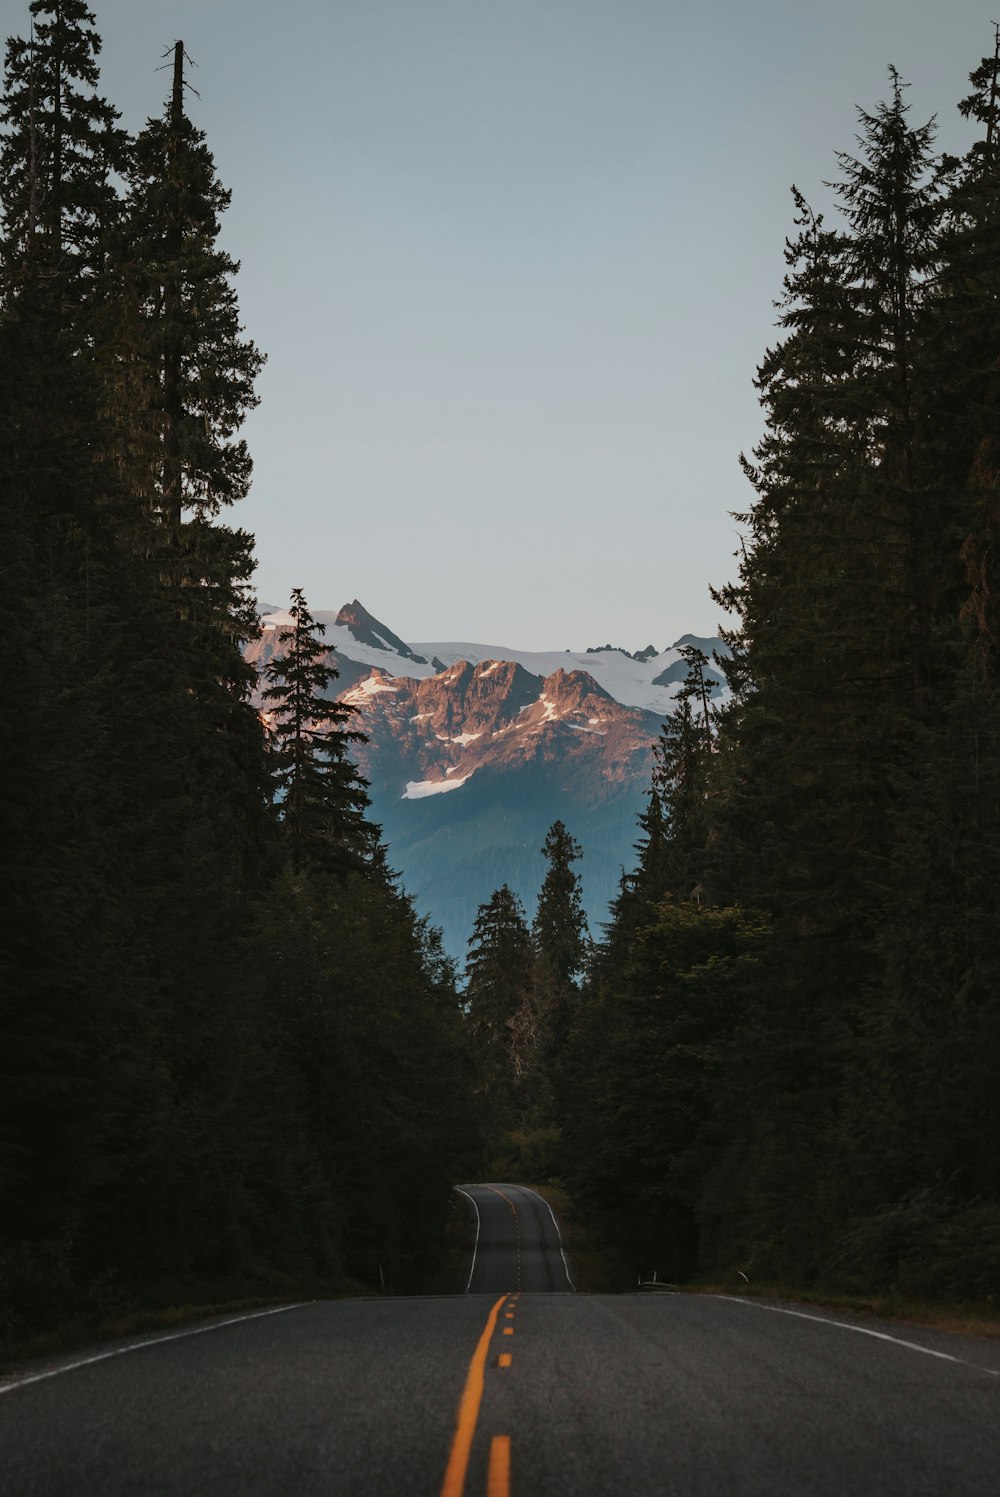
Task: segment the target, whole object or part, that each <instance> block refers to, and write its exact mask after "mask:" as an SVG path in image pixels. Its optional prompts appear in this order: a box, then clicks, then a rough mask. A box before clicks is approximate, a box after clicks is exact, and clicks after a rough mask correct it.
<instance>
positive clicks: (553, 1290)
mask: <svg viewBox="0 0 1000 1497" xmlns="http://www.w3.org/2000/svg"><path fill="white" fill-rule="evenodd" d="M458 1189H459V1191H460V1192H461V1193H462V1195H463V1196H465V1198H466V1200H467V1201H469V1202H470V1204H471V1207H472V1210H473V1211H474V1212H475V1213H476V1233H477V1235H476V1244H475V1248H474V1250H473V1256H472V1262H471V1264H470V1266H469V1279H468V1285H467V1290H466V1292H467V1293H469V1294H503V1293H504V1291H505V1290H507V1289H513V1290H521V1291H522V1292H523V1293H526V1294H572V1293H574V1292H575V1289H576V1285H575V1284H574V1283H573V1280H572V1278H571V1277H570V1267H569V1260H568V1258H567V1256H566V1253H565V1251H564V1249H563V1242H562V1233H561V1231H560V1228H559V1225H558V1223H557V1221H556V1218H555V1216H554V1214H553V1212H552V1208H551V1207H550V1206H548V1205H547V1204H546V1202H545V1201H544V1200H543V1198H542V1197H541V1196H540V1195H539V1194H538V1193H537V1191H534V1190H528V1189H526V1188H525V1187H524V1186H523V1185H460V1186H458Z"/></svg>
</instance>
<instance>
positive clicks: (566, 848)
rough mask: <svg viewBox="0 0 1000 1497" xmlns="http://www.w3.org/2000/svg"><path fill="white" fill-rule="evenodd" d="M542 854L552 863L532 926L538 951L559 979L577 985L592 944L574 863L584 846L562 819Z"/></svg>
mask: <svg viewBox="0 0 1000 1497" xmlns="http://www.w3.org/2000/svg"><path fill="white" fill-rule="evenodd" d="M542 856H543V857H544V858H545V861H546V862H547V863H548V865H549V866H548V869H547V871H546V874H545V879H544V881H543V883H542V887H541V890H540V892H539V895H538V908H537V910H536V912H535V919H534V922H533V924H532V927H531V933H532V938H533V940H534V945H535V954H536V956H537V958H538V960H539V961H540V962H542V963H544V965H545V966H546V967H547V968H548V969H549V971H550V972H551V973H552V975H553V976H554V977H555V979H556V980H557V981H558V982H559V983H561V984H569V985H574V984H576V983H577V982H578V981H579V979H580V977H581V975H582V973H583V970H584V966H585V964H586V960H587V946H588V940H587V917H586V915H585V914H584V910H583V900H582V896H581V892H580V880H579V877H578V875H577V874H576V873H574V871H573V866H572V865H573V864H574V863H575V862H578V861H579V859H580V858H582V857H583V849H582V848H581V846H580V844H579V842H577V841H576V840H575V839H574V838H573V837H571V836H570V834H569V832H568V831H567V830H566V828H565V826H564V825H563V823H562V822H561V821H554V822H553V823H552V825H551V826H550V827H549V829H548V831H547V832H546V834H545V842H544V844H543V846H542Z"/></svg>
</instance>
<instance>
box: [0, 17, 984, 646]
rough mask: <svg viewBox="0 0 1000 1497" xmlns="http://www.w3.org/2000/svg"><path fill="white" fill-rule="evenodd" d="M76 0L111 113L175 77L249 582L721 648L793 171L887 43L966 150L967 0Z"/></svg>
mask: <svg viewBox="0 0 1000 1497" xmlns="http://www.w3.org/2000/svg"><path fill="white" fill-rule="evenodd" d="M90 3H91V5H92V8H93V9H94V10H95V12H96V15H97V29H98V31H99V32H100V34H101V36H102V37H103V40H104V50H103V53H102V58H101V63H102V90H103V92H104V93H105V94H106V95H107V96H108V97H109V98H110V99H111V100H112V102H114V103H115V104H117V106H118V107H119V108H120V109H121V111H122V114H123V119H124V123H125V124H126V126H128V127H129V128H130V129H138V128H140V127H141V125H142V123H143V121H144V119H145V117H146V116H147V115H149V114H153V113H158V112H159V111H160V108H161V106H162V100H163V99H164V98H165V96H166V92H167V88H168V80H169V74H168V73H167V72H161V73H158V72H157V71H156V70H157V68H158V67H160V66H161V65H162V62H163V54H164V52H165V51H166V49H167V48H168V47H169V46H170V45H171V44H172V43H173V42H174V41H175V40H176V39H178V38H180V39H182V40H183V41H184V43H185V46H186V49H187V51H188V52H189V54H190V55H191V57H192V59H193V60H194V62H195V63H196V64H197V67H196V68H194V69H192V70H191V72H190V78H191V82H192V84H193V86H194V87H195V88H196V89H197V90H198V95H199V96H198V97H195V96H191V97H190V98H189V113H190V114H191V117H192V118H193V120H194V121H195V123H196V124H198V125H199V126H200V127H201V128H202V129H204V130H205V132H206V135H207V139H208V143H209V145H210V147H211V148H212V150H213V152H214V155H215V159H216V164H217V168H218V171H219V175H220V177H221V179H222V181H223V182H224V183H225V185H226V186H227V187H229V188H230V189H231V190H232V193H233V201H232V207H231V209H230V211H229V212H228V214H227V215H226V219H225V222H224V230H223V242H224V243H225V246H226V248H227V249H229V251H230V252H231V253H232V254H233V255H235V256H236V257H237V258H238V259H239V260H240V261H241V263H242V268H241V271H240V275H239V277H238V282H237V286H238V292H239V298H240V306H241V311H242V316H243V321H244V323H245V326H246V329H247V332H248V334H249V335H250V336H251V337H252V338H253V339H254V341H255V342H256V343H257V344H258V345H259V346H260V347H261V348H262V349H263V350H264V351H265V352H266V354H267V357H268V363H267V366H266V368H265V370H264V372H263V374H262V376H261V379H260V382H259V393H260V397H261V403H260V406H259V407H258V409H257V410H256V411H255V412H254V413H253V414H252V416H251V417H250V418H249V420H248V422H247V425H246V428H245V435H246V436H247V439H248V441H249V443H250V447H251V451H252V453H253V457H254V463H255V477H254V484H253V489H252V492H251V494H250V496H249V497H248V498H247V499H246V500H245V501H244V502H243V503H242V504H241V505H240V506H239V507H238V509H237V510H236V511H234V512H233V516H232V519H233V522H234V523H237V524H239V525H241V526H242V527H244V528H245V529H248V530H251V531H253V532H254V533H255V535H256V537H257V554H258V559H259V566H258V572H257V585H258V592H259V595H260V597H261V598H262V599H263V600H265V601H267V602H269V603H272V604H278V605H280V604H282V603H284V602H286V601H287V598H288V594H289V592H290V590H291V588H292V587H302V588H303V589H304V591H305V594H306V597H307V599H308V601H309V603H310V604H311V606H312V607H313V608H314V609H325V608H336V607H339V606H340V604H342V603H343V602H345V601H348V600H350V599H352V598H354V597H357V598H360V599H361V601H362V602H363V603H364V604H365V605H366V606H367V607H368V608H369V609H370V610H371V612H372V613H374V614H375V615H376V616H377V617H379V618H381V619H382V620H383V621H384V622H385V623H386V624H388V625H389V627H390V628H392V629H393V630H395V632H396V633H398V634H400V635H402V636H403V638H405V639H408V640H411V641H412V640H448V639H475V640H486V641H491V642H493V641H495V642H497V643H505V644H509V645H511V646H517V647H520V648H534V649H549V648H551V649H566V648H573V649H580V648H584V647H585V646H587V645H598V644H604V643H612V644H616V645H622V646H624V647H626V648H628V649H638V648H640V647H642V646H644V645H646V644H649V643H652V644H654V645H656V646H657V647H658V648H663V647H664V646H666V645H668V644H671V643H672V642H673V641H674V640H675V639H677V638H678V636H680V635H681V634H683V633H686V632H692V633H695V634H712V633H714V632H715V630H716V627H717V625H718V623H719V622H720V620H721V618H722V615H721V612H720V610H719V608H718V607H717V606H716V605H715V604H714V603H713V601H712V599H711V597H710V594H709V586H710V585H711V584H714V585H719V584H721V583H724V582H725V581H727V580H729V578H730V577H731V576H732V575H733V572H734V567H735V563H734V560H733V553H734V551H735V550H736V549H737V548H738V545H739V526H738V525H737V522H736V521H735V520H734V519H733V518H732V513H733V512H739V511H741V510H744V509H746V508H747V507H748V505H749V503H750V500H751V498H752V492H751V491H750V490H749V488H748V486H747V484H746V481H745V479H744V478H743V476H742V473H741V471H740V468H739V464H738V456H739V453H740V451H741V450H749V449H751V448H752V447H753V445H754V443H755V442H756V441H757V440H758V439H759V437H760V435H761V418H760V413H759V409H758V406H757V401H756V394H755V391H754V388H753V375H754V370H755V368H756V365H757V363H758V362H759V360H760V358H761V357H762V355H763V353H764V350H765V348H766V346H767V345H768V343H769V342H771V341H773V339H774V336H775V334H774V319H775V315H776V314H775V311H774V307H773V301H774V298H775V297H776V296H777V295H778V293H779V290H780V283H781V276H782V272H783V268H784V267H783V261H782V246H783V242H784V237H785V235H786V233H788V232H789V231H790V229H791V198H790V192H789V189H790V186H791V184H792V183H793V182H794V183H796V184H797V185H798V186H799V187H800V188H801V189H802V191H803V192H805V194H806V196H807V198H809V199H810V200H811V201H812V202H813V203H814V204H819V205H822V204H824V203H826V202H828V201H829V192H828V190H827V189H826V188H824V186H823V183H824V180H828V179H831V178H833V177H835V176H836V174H837V162H836V152H837V151H838V150H847V151H850V150H852V149H853V147H854V143H855V142H854V133H855V130H856V127H857V106H859V105H860V106H863V107H865V108H868V109H872V108H874V106H875V105H876V104H877V103H878V101H879V100H880V99H882V98H884V97H885V96H886V93H887V90H888V83H887V69H888V65H889V64H890V63H892V64H894V65H895V66H896V67H897V68H898V69H899V70H900V72H901V74H902V75H903V77H904V78H905V79H906V80H908V82H909V84H910V89H909V93H908V98H909V101H910V103H911V105H912V116H911V118H912V120H913V122H914V123H920V122H922V121H923V120H925V119H926V118H929V117H930V116H931V115H934V114H936V115H937V116H938V119H939V124H940V135H939V141H940V144H941V145H942V146H944V147H946V148H948V149H950V150H953V151H956V152H960V151H962V150H964V149H965V148H966V147H967V145H968V143H969V141H970V139H971V136H970V134H969V127H968V126H967V125H965V123H964V122H963V121H962V120H961V119H960V117H959V115H958V113H957V110H956V107H955V106H956V103H957V101H958V100H959V99H960V98H962V97H963V96H964V94H965V93H967V92H968V89H967V87H966V82H967V77H968V74H969V72H970V71H971V70H972V68H974V67H975V66H976V64H977V63H978V61H979V59H980V57H981V56H982V55H983V54H984V53H986V52H991V51H992V43H993V31H992V26H991V23H990V7H989V6H986V5H985V4H982V3H972V0H949V3H947V4H946V3H944V0H935V3H931V0H715V3H713V4H707V3H701V4H699V3H695V0H684V3H682V0H282V3H275V0H90ZM26 14H27V0H3V15H4V20H5V22H7V25H6V30H7V31H23V30H24V24H23V17H25V16H26Z"/></svg>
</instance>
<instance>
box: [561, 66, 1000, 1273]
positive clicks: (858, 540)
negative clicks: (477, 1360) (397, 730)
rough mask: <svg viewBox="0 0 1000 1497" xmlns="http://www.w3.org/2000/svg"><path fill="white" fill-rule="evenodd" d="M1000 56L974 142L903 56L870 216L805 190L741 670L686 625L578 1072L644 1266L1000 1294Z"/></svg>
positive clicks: (584, 1139)
mask: <svg viewBox="0 0 1000 1497" xmlns="http://www.w3.org/2000/svg"><path fill="white" fill-rule="evenodd" d="M998 49H1000V42H998ZM998 59H1000V50H998V51H997V53H996V54H995V56H994V57H992V58H987V59H985V60H984V62H983V63H982V65H981V66H980V68H978V69H977V70H976V72H975V73H974V74H973V75H972V81H973V85H974V92H973V94H972V95H971V96H970V97H969V98H968V99H967V100H965V101H964V103H963V105H962V106H961V107H962V110H963V112H964V113H965V114H966V115H967V116H969V117H971V118H973V119H976V120H978V121H979V122H980V123H981V125H982V127H983V135H984V138H983V139H981V140H980V141H978V142H977V143H976V145H975V146H974V147H973V149H972V150H971V151H970V153H969V155H968V157H967V159H966V160H965V161H964V162H956V161H940V160H938V159H937V158H935V157H934V155H933V153H932V143H933V132H932V128H931V126H921V127H917V128H913V127H911V125H910V124H909V121H908V118H907V111H906V107H905V104H904V99H903V88H902V85H901V83H900V80H899V78H898V76H897V75H896V74H895V72H893V73H891V96H890V99H889V100H888V102H886V103H884V104H881V105H880V106H879V107H878V108H877V110H876V111H875V112H874V113H867V112H865V111H861V112H860V125H861V129H860V135H859V153H858V155H857V156H856V157H854V156H847V155H841V156H840V157H839V162H840V169H841V181H840V183H839V184H836V192H837V195H838V199H839V205H840V207H841V209H842V211H843V216H844V223H843V225H842V227H840V228H837V229H831V228H828V227H827V226H826V225H825V224H824V223H823V221H822V219H821V218H819V217H818V216H817V215H815V214H814V213H813V212H812V211H811V210H810V208H809V206H808V204H807V203H806V201H805V199H804V198H803V197H802V195H801V194H799V193H797V192H796V193H795V210H796V229H797V233H796V236H795V237H794V238H793V239H792V240H790V241H789V242H788V244H787V248H786V262H787V266H788V273H787V275H786V278H785V283H784V294H783V297H782V299H781V301H780V302H779V304H778V306H779V328H780V332H781V337H780V341H779V342H778V343H777V344H776V345H775V347H774V348H772V349H770V350H768V352H767V353H766V355H765V358H764V360H763V362H762V364H761V366H760V369H759V371H758V378H757V386H758V389H759V391H760V395H761V401H762V406H763V410H764V415H765V419H766V423H767V429H766V433H765V436H764V438H763V440H762V441H761V443H760V444H759V446H758V448H757V449H756V451H755V453H754V460H753V461H752V462H746V463H745V464H744V466H745V469H746V472H747V475H748V478H749V479H750V481H751V483H752V485H753V487H754V489H755V501H754V504H753V507H752V509H751V510H750V511H749V513H748V514H747V515H745V516H742V517H741V519H742V520H743V521H744V522H745V523H746V525H747V527H748V532H749V534H748V542H747V545H746V547H745V549H744V550H743V553H742V556H741V559H740V565H739V572H738V578H737V581H736V582H735V583H734V584H733V585H731V586H729V587H726V588H724V589H722V590H721V591H720V592H719V594H718V595H717V596H718V598H719V601H721V602H722V603H724V604H725V605H726V606H727V608H729V609H730V610H731V611H732V612H733V613H734V614H735V616H736V618H737V627H736V628H735V629H734V630H733V631H732V633H731V634H730V635H729V636H728V638H727V643H729V644H730V645H731V647H732V650H733V655H732V659H731V660H730V661H727V662H725V665H724V668H725V670H726V673H727V675H728V677H729V683H730V687H731V690H732V695H731V699H730V701H729V703H728V704H727V705H726V707H725V708H724V709H723V710H722V712H721V713H720V714H719V718H718V723H717V731H714V729H715V727H716V725H715V724H713V722H712V720H711V714H710V713H709V711H708V706H709V704H708V701H707V698H706V696H705V694H704V693H703V692H700V691H699V689H698V683H697V678H698V673H699V671H700V672H703V671H704V662H699V661H697V660H696V659H694V658H692V661H691V666H692V674H691V676H690V677H689V682H688V687H687V689H686V691H685V697H686V700H684V701H682V702H681V703H680V704H679V706H678V709H677V711H676V712H675V714H674V716H673V718H672V719H671V721H670V722H669V723H668V724H667V726H666V728H665V732H664V737H663V741H662V743H661V745H660V749H659V760H658V765H657V772H656V777H655V781H654V789H653V795H652V798H651V801H650V809H649V813H648V815H647V817H646V819H645V822H644V830H645V832H646V837H645V838H644V840H643V841H642V842H641V843H640V844H639V849H638V850H639V852H640V864H639V867H638V869H637V870H636V873H635V874H634V875H632V876H631V878H629V879H626V880H624V881H623V886H622V890H621V894H620V897H619V900H618V902H617V904H616V906H615V907H614V911H613V920H612V924H611V926H610V928H609V930H608V931H607V934H606V938H605V941H604V942H603V944H602V946H601V948H600V949H599V950H598V952H597V955H596V959H595V962H594V966H593V977H592V982H591V986H590V991H589V993H588V994H587V995H586V999H585V1002H584V1004H583V1006H582V1008H581V1014H580V1021H579V1023H578V1025H577V1026H576V1028H575V1030H574V1032H573V1034H572V1035H571V1038H570V1041H569V1044H568V1046H567V1049H566V1052H565V1056H564V1060H563V1064H562V1066H561V1067H560V1070H559V1073H558V1075H557V1077H556V1095H557V1097H558V1098H559V1101H560V1108H561V1112H562V1118H563V1131H564V1169H565V1170H566V1172H567V1176H568V1177H569V1178H570V1179H571V1183H572V1184H573V1186H574V1189H575V1191H576V1193H577V1194H578V1195H579V1197H580V1199H581V1200H583V1201H585V1202H587V1203H588V1204H589V1205H590V1206H591V1208H592V1210H593V1211H594V1212H595V1213H597V1214H598V1215H600V1216H601V1217H602V1218H603V1219H604V1221H605V1222H606V1223H607V1224H611V1223H614V1224H616V1225H615V1226H614V1228H613V1230H614V1232H616V1233H617V1237H618V1243H617V1245H618V1247H619V1249H620V1252H621V1255H622V1256H623V1257H624V1258H625V1259H626V1261H630V1262H631V1265H632V1268H633V1269H635V1268H637V1267H639V1268H643V1267H644V1268H646V1269H647V1270H648V1269H652V1268H653V1267H658V1268H659V1269H660V1271H661V1273H662V1272H671V1273H675V1274H679V1275H680V1274H685V1273H689V1272H692V1271H695V1270H701V1271H711V1272H715V1273H718V1272H722V1273H724V1274H728V1275H729V1276H730V1277H732V1276H734V1275H735V1273H736V1270H737V1269H741V1270H743V1271H744V1272H746V1273H749V1274H750V1275H751V1276H752V1277H754V1278H756V1279H761V1278H768V1277H770V1278H772V1279H777V1280H784V1281H786V1282H790V1283H795V1282H798V1283H805V1282H810V1281H820V1282H825V1283H826V1284H828V1285H830V1284H835V1283H840V1284H842V1285H843V1286H844V1287H847V1288H850V1289H853V1290H859V1289H875V1290H880V1291H883V1292H893V1293H899V1294H905V1295H920V1294H940V1295H950V1296H981V1297H983V1296H986V1295H987V1294H988V1293H992V1287H991V1280H990V1274H991V1273H993V1274H995V1271H996V1253H995V1246H994V1244H993V1243H992V1241H991V1240H990V1233H991V1232H992V1233H994V1234H995V1230H996V1216H997V1211H998V1209H1000V1172H998V1166H997V1159H998V1157H1000V1150H998V1148H997V1143H998V1140H1000V1113H998V1105H1000V1104H998V1098H1000V1000H998V994H1000V972H998V970H997V962H998V946H997V939H996V932H997V928H998V917H1000V894H998V890H1000V868H998V867H997V856H998V854H997V849H998V847H1000V780H998V777H997V769H996V766H997V765H998V764H1000V671H998V664H997V662H998V654H997V651H998V644H1000V622H998V621H1000V612H998V608H997V601H996V600H997V597H998V596H1000V593H998V577H997V557H998V555H1000V549H998V545H997V534H998V518H1000V505H998V502H997V493H998V475H1000V463H998V458H997V454H998V453H1000V428H998V425H997V420H998V414H1000V399H998V396H1000V386H998V383H997V372H996V349H997V346H998V337H997V335H998V332H1000V329H998V325H997V306H998V304H1000V297H998V294H997V293H998V287H1000V260H998V259H997V254H998V251H997V245H998V243H1000V239H998V235H997V204H998V202H1000V194H998V187H1000V177H998V176H997V171H998V162H997V150H998V133H997V132H998V109H997V103H998V97H997V80H998V77H1000V73H998V68H1000V61H998ZM702 680H704V677H703V675H702ZM699 708H700V709H701V710H699ZM665 895H669V896H671V897H670V898H668V899H664V896H665ZM685 897H688V898H691V897H693V898H694V899H696V900H699V901H700V904H698V905H695V904H685V903H682V902H677V901H678V900H681V901H682V900H684V899H685ZM700 940H703V942H704V946H703V948H702V956H701V958H699V955H698V941H700ZM623 1223H624V1230H623V1229H622V1224H623ZM607 1229H608V1230H609V1231H611V1230H612V1228H611V1226H610V1225H609V1226H608V1228H607Z"/></svg>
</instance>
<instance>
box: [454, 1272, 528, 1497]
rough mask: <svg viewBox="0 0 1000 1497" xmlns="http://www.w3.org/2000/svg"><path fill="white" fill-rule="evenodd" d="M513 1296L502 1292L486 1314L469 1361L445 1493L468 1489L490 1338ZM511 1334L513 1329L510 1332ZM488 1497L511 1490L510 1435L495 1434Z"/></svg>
mask: <svg viewBox="0 0 1000 1497" xmlns="http://www.w3.org/2000/svg"><path fill="white" fill-rule="evenodd" d="M509 1298H510V1296H509V1295H506V1294H502V1295H501V1296H500V1298H499V1299H498V1300H497V1302H496V1304H495V1305H494V1306H493V1308H492V1310H491V1311H490V1313H489V1315H488V1316H487V1318H486V1325H485V1326H484V1328H483V1333H482V1335H481V1336H480V1338H479V1341H478V1342H477V1344H476V1349H475V1351H474V1352H473V1354H472V1361H471V1362H470V1363H469V1371H468V1374H467V1376H466V1379H465V1388H464V1389H463V1391H462V1399H461V1402H460V1403H459V1406H458V1422H457V1424H456V1426H455V1438H454V1439H453V1440H452V1444H451V1455H450V1456H449V1457H448V1467H447V1470H446V1471H445V1473H444V1485H443V1486H442V1488H441V1497H462V1494H463V1492H464V1490H465V1477H466V1472H467V1471H468V1469H469V1455H470V1453H471V1451H472V1441H473V1437H474V1435H475V1433H476V1423H477V1421H478V1419H479V1405H480V1404H481V1403H482V1399H483V1386H484V1383H485V1377H486V1359H487V1357H488V1356H489V1351H490V1342H491V1341H492V1340H493V1333H494V1331H495V1330H496V1327H497V1317H498V1316H499V1314H500V1307H501V1306H502V1305H505V1304H506V1303H507V1302H508V1300H509ZM506 1333H507V1334H508V1335H510V1334H512V1332H511V1331H507V1332H506ZM501 1365H502V1366H504V1365H505V1366H508V1367H509V1366H510V1357H509V1356H507V1357H506V1359H505V1360H504V1359H503V1358H502V1359H501ZM486 1490H487V1497H508V1492H509V1490H510V1439H509V1437H508V1436H507V1435H495V1436H494V1437H493V1440H492V1442H491V1444H490V1464H489V1475H488V1477H487V1487H486Z"/></svg>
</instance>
